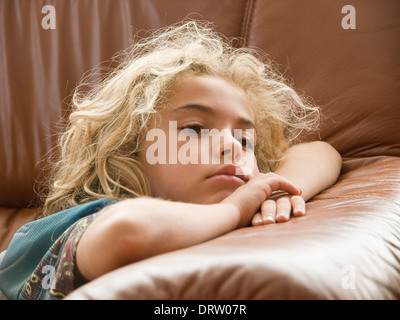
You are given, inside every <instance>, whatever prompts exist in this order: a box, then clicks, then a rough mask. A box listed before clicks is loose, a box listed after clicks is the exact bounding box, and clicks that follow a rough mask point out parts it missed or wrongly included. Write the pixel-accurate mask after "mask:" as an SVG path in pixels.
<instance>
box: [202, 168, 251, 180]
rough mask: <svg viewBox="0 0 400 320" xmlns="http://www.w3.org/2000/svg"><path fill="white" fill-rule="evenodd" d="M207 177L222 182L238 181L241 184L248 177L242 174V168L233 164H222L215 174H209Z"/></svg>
mask: <svg viewBox="0 0 400 320" xmlns="http://www.w3.org/2000/svg"><path fill="white" fill-rule="evenodd" d="M208 179H212V180H216V181H222V182H240V183H242V184H243V183H246V182H247V181H248V177H247V176H245V175H244V174H243V170H242V169H241V168H240V167H238V166H235V165H226V166H224V167H223V168H221V169H220V170H219V171H217V172H216V173H215V174H213V175H211V176H209V177H208Z"/></svg>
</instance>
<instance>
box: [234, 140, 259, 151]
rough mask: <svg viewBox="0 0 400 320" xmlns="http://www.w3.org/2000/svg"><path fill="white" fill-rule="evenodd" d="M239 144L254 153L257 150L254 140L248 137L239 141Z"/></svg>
mask: <svg viewBox="0 0 400 320" xmlns="http://www.w3.org/2000/svg"><path fill="white" fill-rule="evenodd" d="M238 140H239V142H240V143H241V144H242V147H243V148H244V149H246V150H250V151H253V150H254V148H255V145H254V142H253V140H252V139H250V138H247V137H242V138H240V139H238Z"/></svg>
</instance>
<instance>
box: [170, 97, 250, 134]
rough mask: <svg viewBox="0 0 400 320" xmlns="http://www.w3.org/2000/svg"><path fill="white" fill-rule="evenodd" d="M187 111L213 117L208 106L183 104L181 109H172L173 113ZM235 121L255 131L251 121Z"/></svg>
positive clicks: (244, 119)
mask: <svg viewBox="0 0 400 320" xmlns="http://www.w3.org/2000/svg"><path fill="white" fill-rule="evenodd" d="M187 110H197V111H200V112H203V113H207V114H209V115H212V116H215V110H214V109H213V108H211V107H209V106H206V105H202V104H197V103H189V104H185V105H183V106H181V107H178V108H176V109H174V110H173V112H180V111H187ZM237 121H238V122H239V123H240V124H243V125H247V126H250V127H252V128H254V129H256V126H255V124H254V123H253V121H251V120H250V119H248V118H245V117H238V118H237Z"/></svg>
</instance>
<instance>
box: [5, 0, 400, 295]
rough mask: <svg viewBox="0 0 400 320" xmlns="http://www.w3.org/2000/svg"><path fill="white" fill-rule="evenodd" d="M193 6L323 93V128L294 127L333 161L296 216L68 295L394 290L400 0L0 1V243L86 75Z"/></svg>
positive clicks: (25, 205) (35, 202)
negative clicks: (323, 186) (339, 161)
mask: <svg viewBox="0 0 400 320" xmlns="http://www.w3.org/2000/svg"><path fill="white" fill-rule="evenodd" d="M47 4H51V5H52V6H53V8H54V10H55V17H56V20H55V21H50V20H48V19H50V18H51V17H50V16H49V14H50V11H46V10H45V9H44V12H43V13H42V9H43V7H44V6H45V5H47ZM349 4H351V5H352V6H353V8H354V10H355V11H347V10H348V7H345V6H346V5H349ZM189 14H191V15H190V17H192V18H195V19H202V20H209V21H212V22H214V23H215V24H216V26H217V29H218V30H219V31H221V32H223V33H225V34H226V35H227V36H235V37H241V38H242V40H243V41H241V45H243V44H244V45H246V46H250V47H257V48H260V49H262V50H264V51H265V52H266V53H267V54H268V55H269V56H270V57H271V58H273V59H274V60H275V61H276V63H277V64H278V65H279V68H280V70H281V71H282V73H284V75H285V76H287V77H288V78H289V79H291V80H293V83H294V86H295V87H296V88H297V89H298V90H299V91H301V92H304V93H305V94H306V95H309V96H311V97H312V98H313V99H314V101H315V102H316V103H317V104H319V105H320V106H321V108H322V112H323V114H324V118H323V123H322V126H321V131H320V135H319V136H318V135H315V136H307V137H303V138H304V140H305V141H307V140H319V139H321V140H324V141H327V142H328V143H330V144H331V145H332V146H334V147H335V148H336V149H337V150H338V151H339V152H340V153H341V155H342V157H343V168H342V172H341V175H340V177H339V179H338V181H337V183H336V184H335V185H333V186H332V187H330V188H329V189H327V190H325V191H323V192H321V193H320V194H319V195H317V196H315V197H314V198H313V199H312V200H311V201H309V202H308V204H307V211H308V215H307V216H306V217H302V218H294V219H291V220H290V221H289V222H287V223H281V224H275V225H269V226H263V227H249V228H244V229H239V230H236V231H234V232H231V233H229V234H226V235H224V236H222V237H219V238H217V239H214V240H212V241H209V242H206V243H204V244H201V245H197V246H195V247H191V248H187V249H184V250H178V251H175V252H171V253H168V254H164V255H161V256H157V257H154V258H151V259H147V260H144V261H142V262H139V263H135V264H132V265H128V266H126V267H124V268H121V269H119V270H116V271H114V272H111V273H109V274H106V275H105V276H103V277H101V278H99V279H97V280H95V281H92V282H90V283H88V284H86V285H84V286H82V287H80V288H79V289H77V290H76V291H75V292H73V293H72V294H71V295H70V296H69V297H68V298H71V299H77V298H83V299H87V298H90V299H399V298H400V105H399V102H400V101H399V100H400V99H399V98H400V78H399V76H400V59H399V53H400V37H399V36H400V20H399V19H398V17H399V14H400V2H399V1H397V0H392V1H390V0H385V1H382V0H351V1H347V0H346V1H344V0H324V1H321V0H302V1H300V0H286V1H277V0H235V1H232V0H218V1H217V0H167V1H166V0H79V1H71V0H53V1H46V0H2V1H0V48H1V50H0V145H1V152H0V251H3V250H5V249H6V248H7V246H8V243H9V241H10V239H11V237H12V235H13V233H14V232H15V231H16V230H17V229H18V228H19V227H20V226H21V225H23V224H25V223H27V222H28V221H30V220H31V219H33V217H34V215H35V214H36V213H37V212H38V211H39V210H41V209H40V205H41V202H40V199H39V198H38V197H37V196H36V193H35V186H36V185H37V184H36V183H37V182H38V181H40V180H42V179H45V177H46V171H43V168H44V166H45V164H46V163H47V158H48V154H49V151H50V150H51V148H52V147H54V145H55V143H56V134H57V133H58V132H59V131H60V130H61V129H62V126H61V125H60V121H61V120H62V119H65V117H67V116H68V111H69V109H68V101H69V99H70V94H71V91H72V90H73V89H74V88H75V86H76V85H77V83H78V82H79V81H80V80H81V78H82V76H83V75H85V74H87V72H88V71H89V70H91V69H93V68H94V67H96V66H99V65H100V66H103V67H110V66H111V67H112V66H113V64H112V63H110V62H109V61H110V59H111V58H112V56H113V55H114V54H115V53H117V52H118V51H120V50H122V49H125V48H127V47H128V46H129V45H130V41H131V39H132V38H133V36H134V35H135V33H136V32H137V31H139V30H149V29H156V28H159V27H163V26H166V25H169V24H171V23H175V22H178V21H181V20H182V19H184V18H185V17H187V16H188V15H189ZM51 23H54V25H53V27H55V28H53V29H52V28H51V27H52V25H51ZM349 27H353V28H349ZM354 27H355V28H354Z"/></svg>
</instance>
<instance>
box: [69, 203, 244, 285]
mask: <svg viewBox="0 0 400 320" xmlns="http://www.w3.org/2000/svg"><path fill="white" fill-rule="evenodd" d="M239 220H240V218H239V213H238V212H237V209H236V208H235V207H234V206H233V205H229V204H214V205H197V204H189V203H178V202H170V201H164V200H159V199H152V198H140V199H131V200H125V201H122V202H120V203H118V204H116V205H114V206H112V207H110V208H108V210H106V211H105V212H104V213H102V214H101V215H100V216H98V217H97V218H96V219H95V220H94V221H93V223H92V224H91V225H90V226H89V227H88V229H87V230H86V231H85V233H84V234H83V236H82V238H81V240H80V243H79V245H78V250H77V265H78V269H79V271H80V273H81V274H82V275H83V276H84V277H85V278H86V279H88V280H91V279H94V278H96V277H98V276H100V275H102V274H104V273H106V272H109V271H111V270H114V269H116V268H118V267H121V266H123V265H126V264H128V263H132V262H135V261H139V260H142V259H145V258H148V257H151V256H155V255H158V254H162V253H165V252H169V251H173V250H177V249H182V248H185V247H188V246H192V245H196V244H199V243H201V242H204V241H207V240H210V239H213V238H215V237H217V236H220V235H222V234H224V233H227V232H229V231H232V230H234V229H236V228H237V227H238V223H239Z"/></svg>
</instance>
